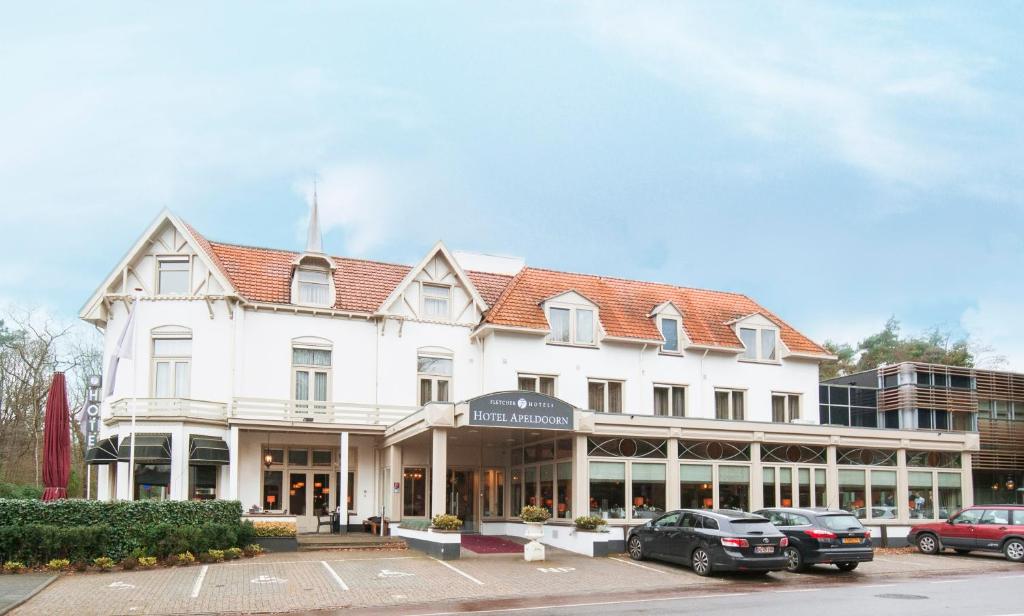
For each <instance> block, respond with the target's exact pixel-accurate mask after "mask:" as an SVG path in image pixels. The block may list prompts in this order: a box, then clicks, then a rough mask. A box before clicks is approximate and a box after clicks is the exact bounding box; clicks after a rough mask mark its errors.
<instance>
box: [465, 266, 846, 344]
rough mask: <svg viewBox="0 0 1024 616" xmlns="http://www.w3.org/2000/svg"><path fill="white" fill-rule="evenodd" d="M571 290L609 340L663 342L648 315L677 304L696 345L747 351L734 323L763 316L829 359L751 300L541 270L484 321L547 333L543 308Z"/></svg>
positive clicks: (526, 272) (523, 275) (523, 276)
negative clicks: (588, 304) (592, 310)
mask: <svg viewBox="0 0 1024 616" xmlns="http://www.w3.org/2000/svg"><path fill="white" fill-rule="evenodd" d="M566 291H576V292H577V293H580V294H582V295H584V296H586V297H587V298H588V299H590V300H591V301H592V302H594V303H596V304H597V305H598V309H599V313H600V320H601V325H602V326H603V327H604V329H605V332H606V333H607V334H608V335H609V336H614V337H620V338H636V339H641V340H661V332H659V331H658V327H657V324H656V323H655V321H654V319H652V318H650V317H649V316H648V315H650V314H651V311H652V310H653V309H654V308H655V307H656V306H658V305H659V304H662V303H664V302H666V301H671V302H672V303H673V304H675V306H676V307H677V308H678V309H679V310H680V311H681V312H682V313H683V328H684V329H685V330H686V335H687V336H688V337H689V338H690V340H691V341H692V342H693V343H695V344H702V345H708V346H719V347H728V348H736V349H741V348H743V345H742V344H741V343H740V341H739V339H738V338H737V337H736V334H735V332H734V331H733V329H732V327H731V326H730V325H729V324H728V323H729V322H730V321H733V320H735V319H738V318H741V317H745V316H749V315H751V314H754V313H760V314H761V315H763V316H764V317H765V318H766V319H768V320H770V321H772V322H774V323H775V324H777V325H778V326H779V329H780V336H781V338H782V340H783V342H785V344H786V346H787V347H788V348H789V350H790V351H794V352H799V353H820V354H826V351H825V350H824V349H823V348H821V347H820V346H818V345H817V344H815V343H814V342H813V341H811V340H810V339H809V338H807V337H806V336H804V335H803V334H801V333H800V332H798V331H796V330H795V329H793V328H792V327H790V326H789V325H788V324H787V323H785V322H784V321H783V320H782V319H780V318H778V317H777V316H775V315H774V314H773V313H771V312H769V311H768V310H766V309H765V308H763V307H762V306H761V305H759V304H758V303H757V302H755V301H754V300H752V299H750V298H749V297H747V296H746V295H741V294H739V293H727V292H722V291H707V290H704V289H691V288H686V287H677V286H673V285H667V284H659V283H653V282H640V281H636V280H624V279H621V278H607V277H602V276H592V275H587V274H571V273H567V272H556V271H552V270H546V269H539V268H535V267H527V268H523V270H522V271H520V272H519V273H518V274H517V275H516V277H515V278H514V279H513V280H512V282H511V284H509V285H508V287H507V288H506V289H505V292H504V293H502V295H501V297H500V298H499V299H498V301H497V303H495V304H494V306H493V308H491V310H490V311H489V312H488V313H487V316H486V317H485V319H484V320H485V321H486V322H488V323H494V324H496V325H510V326H516V327H528V328H536V329H547V328H548V323H547V319H546V318H545V316H544V311H543V310H542V308H541V305H540V304H541V302H543V301H544V300H545V299H547V298H550V297H552V296H555V295H559V294H561V293H564V292H566Z"/></svg>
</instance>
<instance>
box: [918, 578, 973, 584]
mask: <svg viewBox="0 0 1024 616" xmlns="http://www.w3.org/2000/svg"><path fill="white" fill-rule="evenodd" d="M969 581H970V580H969V579H967V578H961V579H958V580H935V581H934V582H928V583H929V584H959V583H960V582H969Z"/></svg>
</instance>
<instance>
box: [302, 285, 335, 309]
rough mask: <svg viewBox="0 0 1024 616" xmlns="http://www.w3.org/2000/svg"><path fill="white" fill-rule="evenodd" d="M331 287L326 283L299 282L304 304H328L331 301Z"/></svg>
mask: <svg viewBox="0 0 1024 616" xmlns="http://www.w3.org/2000/svg"><path fill="white" fill-rule="evenodd" d="M329 295H330V287H329V286H327V285H326V284H314V283H312V282H300V283H299V301H301V302H302V303H303V304H320V305H325V306H326V305H327V304H330V303H331V302H330V301H329V299H328V297H329Z"/></svg>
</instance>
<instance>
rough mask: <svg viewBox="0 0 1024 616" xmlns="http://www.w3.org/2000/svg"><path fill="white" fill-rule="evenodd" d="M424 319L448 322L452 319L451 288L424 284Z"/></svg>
mask: <svg viewBox="0 0 1024 616" xmlns="http://www.w3.org/2000/svg"><path fill="white" fill-rule="evenodd" d="M421 286H422V288H423V317H424V318H427V319H437V320H442V321H447V320H448V319H449V318H451V295H452V289H451V287H449V286H445V285H440V284H427V283H423V284H422V285H421Z"/></svg>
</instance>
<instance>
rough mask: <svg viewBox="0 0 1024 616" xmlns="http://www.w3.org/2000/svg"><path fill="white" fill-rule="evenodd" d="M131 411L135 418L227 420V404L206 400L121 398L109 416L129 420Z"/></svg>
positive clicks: (111, 408)
mask: <svg viewBox="0 0 1024 616" xmlns="http://www.w3.org/2000/svg"><path fill="white" fill-rule="evenodd" d="M133 411H134V413H135V417H136V418H139V417H145V418H150V419H153V418H160V417H190V418H193V419H207V420H212V421H226V420H227V418H228V405H227V404H225V403H223V402H210V401H208V400H190V399H188V398H135V399H131V398H122V399H120V400H115V401H114V402H112V403H111V404H110V412H111V416H112V417H114V418H116V419H130V418H131V416H132V412H133Z"/></svg>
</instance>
